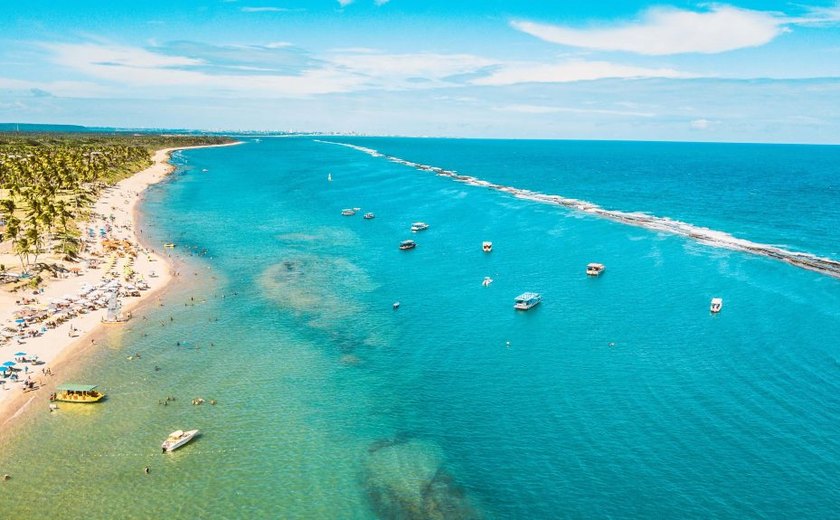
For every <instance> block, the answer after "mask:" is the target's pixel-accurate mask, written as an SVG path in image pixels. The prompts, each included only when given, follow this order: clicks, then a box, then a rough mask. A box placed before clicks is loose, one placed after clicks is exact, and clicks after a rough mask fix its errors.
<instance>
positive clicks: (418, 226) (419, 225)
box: [411, 222, 429, 233]
mask: <svg viewBox="0 0 840 520" xmlns="http://www.w3.org/2000/svg"><path fill="white" fill-rule="evenodd" d="M427 229H429V225H428V224H426V223H425V222H415V223H413V224H411V231H413V232H415V233H416V232H418V231H426V230H427Z"/></svg>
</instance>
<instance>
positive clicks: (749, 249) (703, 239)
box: [315, 139, 840, 278]
mask: <svg viewBox="0 0 840 520" xmlns="http://www.w3.org/2000/svg"><path fill="white" fill-rule="evenodd" d="M315 141H316V142H318V143H324V144H334V145H338V146H345V147H347V148H352V149H354V150H358V151H360V152H364V153H366V154H368V155H370V156H371V157H384V158H385V159H387V160H389V161H391V162H394V163H397V164H402V165H404V166H408V167H410V168H414V169H417V170H420V171H425V172H431V173H434V174H435V175H438V176H441V177H449V178H450V179H452V180H454V181H456V182H461V183H464V184H468V185H470V186H478V187H481V188H487V189H490V190H496V191H501V192H504V193H508V194H510V195H513V196H514V197H516V198H520V199H525V200H531V201H535V202H542V203H545V204H555V205H559V206H563V207H566V208H569V209H573V210H576V211H581V212H583V213H588V214H590V215H596V216H598V217H602V218H606V219H609V220H613V221H616V222H621V223H622V224H628V225H631V226H636V227H641V228H645V229H650V230H653V231H661V232H664V233H670V234H674V235H680V236H683V237H687V238H690V239H693V240H696V241H697V242H700V243H701V244H705V245H709V246H712V247H720V248H724V249H732V250H735V251H743V252H745V253H751V254H754V255H760V256H765V257H767V258H773V259H775V260H780V261H782V262H786V263H788V264H790V265H794V266H796V267H801V268H803V269H808V270H810V271H816V272H818V273H822V274H824V275H828V276H831V277H834V278H840V261H837V260H834V259H831V258H826V257H820V256H816V255H813V254H811V253H803V252H798V251H790V250H787V249H783V248H781V247H777V246H773V245H770V244H762V243H758V242H752V241H750V240H744V239H742V238H737V237H734V236H732V235H730V234H729V233H726V232H724V231H715V230H714V229H709V228H705V227H700V226H695V225H693V224H689V223H687V222H681V221H679V220H673V219H670V218H668V217H657V216H654V215H649V214H646V213H640V212H627V211H618V210H609V209H604V208H602V207H600V206H598V205H597V204H594V203H592V202H587V201H585V200H579V199H570V198H567V197H562V196H560V195H549V194H546V193H540V192H537V191H531V190H526V189H522V188H515V187H513V186H504V185H501V184H494V183H492V182H488V181H485V180H481V179H479V178H477V177H472V176H470V175H460V174H458V173H457V172H455V171H453V170H445V169H443V168H439V167H437V166H429V165H427V164H420V163H415V162H411V161H407V160H405V159H400V158H399V157H394V156H392V155H386V154H383V153H381V152H378V151H376V150H374V149H372V148H365V147H364V146H357V145H354V144H347V143H337V142H334V141H322V140H319V139H315Z"/></svg>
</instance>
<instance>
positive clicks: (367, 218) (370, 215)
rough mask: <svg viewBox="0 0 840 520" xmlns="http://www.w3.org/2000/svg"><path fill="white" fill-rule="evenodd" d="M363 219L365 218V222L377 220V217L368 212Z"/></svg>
mask: <svg viewBox="0 0 840 520" xmlns="http://www.w3.org/2000/svg"><path fill="white" fill-rule="evenodd" d="M363 218H364V219H365V220H370V219H372V218H376V215H374V214H373V213H370V212H368V213H365V215H364V217H363Z"/></svg>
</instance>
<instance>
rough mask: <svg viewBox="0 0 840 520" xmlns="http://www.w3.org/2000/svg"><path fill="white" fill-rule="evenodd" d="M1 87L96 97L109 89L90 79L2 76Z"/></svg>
mask: <svg viewBox="0 0 840 520" xmlns="http://www.w3.org/2000/svg"><path fill="white" fill-rule="evenodd" d="M0 89H2V90H14V91H30V92H31V91H33V90H39V91H44V92H48V93H49V94H52V95H55V96H64V97H76V98H96V97H102V96H103V95H106V94H107V92H108V89H106V88H105V87H103V86H101V85H97V84H96V83H91V82H88V81H66V80H62V81H27V80H21V79H13V78H4V77H0Z"/></svg>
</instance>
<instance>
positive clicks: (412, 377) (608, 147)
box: [0, 138, 840, 518]
mask: <svg viewBox="0 0 840 520" xmlns="http://www.w3.org/2000/svg"><path fill="white" fill-rule="evenodd" d="M336 140H341V141H343V142H353V143H355V144H361V145H363V146H370V147H372V148H376V149H379V150H381V151H383V152H386V153H389V154H393V155H396V156H399V157H403V158H405V159H408V160H413V161H418V162H425V163H427V164H434V165H436V166H442V167H446V168H453V169H457V170H459V171H461V172H462V173H466V174H471V175H476V176H478V177H481V178H485V179H488V180H492V181H495V182H503V183H505V184H511V185H515V186H520V187H524V188H529V189H536V190H540V191H544V192H549V193H559V194H562V195H566V196H571V197H578V198H583V199H586V200H590V201H592V202H595V203H598V204H601V205H603V206H607V207H613V208H615V209H623V210H643V211H649V212H651V213H655V214H657V215H662V216H670V217H674V218H679V219H681V220H685V221H688V222H692V223H695V224H700V225H707V226H710V227H714V228H716V229H720V230H722V231H729V232H733V233H735V234H736V235H738V234H739V232H741V236H744V235H746V236H745V238H751V239H754V240H761V241H766V242H773V243H785V244H790V245H795V246H796V248H797V249H802V250H805V251H810V252H815V253H820V254H828V253H830V252H832V251H836V250H838V249H840V248H838V246H837V243H836V242H835V243H832V242H831V240H835V241H836V236H835V235H831V237H830V238H831V240H824V238H825V237H824V236H823V235H822V234H821V233H822V231H821V230H830V229H834V228H835V227H836V226H837V224H838V223H840V218H838V215H837V211H838V209H837V205H836V204H829V203H828V202H827V201H829V200H831V199H830V197H828V198H827V196H826V191H830V190H828V187H829V186H830V185H831V175H829V174H828V173H827V172H829V169H828V166H827V164H828V163H829V162H830V159H831V157H833V156H832V155H831V154H834V155H838V153H837V150H836V149H834V148H818V149H817V151H816V152H815V151H814V149H812V148H811V147H784V146H780V147H773V146H768V147H765V148H762V149H761V151H760V153H758V152H757V153H754V154H753V155H751V156H750V159H749V160H746V159H744V158H743V157H742V156H741V155H742V154H741V153H740V152H738V151H737V150H738V149H733V148H730V146H735V145H705V144H704V145H686V144H680V145H667V144H663V143H613V144H610V143H574V142H547V141H540V142H495V141H466V140H452V141H449V140H422V139H418V140H403V139H344V138H341V139H336ZM820 154H823V155H824V156H825V157H823V158H822V159H820V157H822V156H821V155H820ZM570 156H571V157H574V160H573V161H571V162H569V163H568V164H567V165H566V166H565V167H564V168H566V169H567V173H566V174H564V175H563V176H553V177H552V176H548V177H547V176H546V171H547V167H546V165H547V164H556V163H557V162H558V161H561V159H562V158H564V157H570ZM677 157H683V158H690V159H686V160H687V161H690V163H691V164H699V167H702V168H703V169H705V170H707V174H706V177H707V178H718V179H731V183H730V184H731V185H728V186H727V187H726V189H724V188H722V187H721V186H720V183H715V185H714V186H711V185H709V183H704V182H697V181H688V180H686V178H687V177H691V175H689V174H688V173H686V170H685V168H686V166H685V161H677V160H676V159H675V158H677ZM704 158H705V160H704ZM512 161H515V168H513V167H511V162H512ZM814 161H816V162H819V161H823V162H819V164H820V168H823V170H821V171H823V174H821V175H817V174H814V173H813V172H811V171H810V170H809V169H808V168H807V167H806V166H804V165H808V164H811V163H813V162H814ZM176 162H177V163H178V164H180V165H181V166H182V168H181V169H180V170H179V173H178V174H177V175H175V176H174V177H173V178H172V179H171V180H170V181H169V182H167V183H165V184H162V185H159V186H156V187H153V188H152V189H151V190H150V191H149V193H148V194H147V197H146V201H145V203H144V209H145V210H146V211H147V214H148V217H147V219H146V220H147V222H146V230H147V231H146V233H151V234H152V236H154V237H155V241H156V243H159V244H162V243H163V242H167V241H174V242H176V243H177V244H178V247H177V248H176V250H175V251H176V253H174V254H176V255H177V256H178V257H179V258H180V259H181V261H182V262H183V263H182V264H181V265H180V266H179V268H178V269H179V272H180V273H181V276H180V277H179V278H180V280H181V282H180V283H179V284H178V285H177V286H176V287H175V288H174V289H173V290H172V291H171V292H170V293H169V294H168V295H167V296H166V297H165V298H164V300H163V302H162V303H164V306H162V307H161V306H158V305H157V304H156V303H154V302H153V304H152V305H151V306H150V307H149V308H148V309H147V310H145V311H143V312H141V313H140V314H143V315H145V316H146V319H145V320H144V319H137V320H134V321H133V322H132V324H131V326H130V328H129V329H128V330H124V331H123V330H114V331H112V332H110V333H109V336H108V338H106V339H103V340H101V341H100V344H101V345H100V347H93V348H91V349H89V350H88V352H87V353H85V354H84V355H85V356H87V357H88V358H89V360H90V362H89V363H87V366H86V367H83V368H80V369H78V372H77V373H71V374H61V375H60V376H61V377H72V378H73V379H74V380H80V381H92V382H96V383H98V384H100V385H102V386H103V387H104V388H106V390H107V391H108V392H109V398H108V400H107V402H104V403H102V404H100V405H97V406H95V407H81V406H77V407H76V408H74V407H72V406H69V405H66V406H62V409H61V410H59V411H58V412H56V413H53V414H49V413H47V412H46V403H40V402H38V403H34V404H33V406H32V411H31V414H32V415H34V417H33V418H31V419H29V420H26V421H23V422H24V424H23V425H22V426H21V430H23V432H22V433H23V435H20V436H18V438H17V439H16V440H15V441H14V442H12V443H11V444H10V445H8V446H5V447H3V448H2V456H3V460H4V463H3V466H2V467H3V471H4V472H8V473H11V474H13V475H14V478H13V479H12V480H11V481H9V482H6V483H4V484H3V486H2V490H0V492H2V495H0V502H2V507H3V510H4V511H8V512H9V513H10V514H12V513H30V514H31V513H32V512H35V513H36V516H44V517H46V516H56V515H58V516H60V517H62V518H79V517H86V518H111V517H161V516H164V515H168V516H174V517H178V518H184V517H202V518H239V517H243V516H246V515H249V516H254V517H258V518H278V517H283V518H376V517H385V518H418V517H435V515H436V514H437V515H438V517H450V518H464V517H473V516H482V517H486V518H557V517H567V518H592V517H599V518H600V517H611V518H636V517H649V518H667V517H680V518H742V517H756V518H779V517H801V518H806V517H807V518H826V517H830V516H832V515H833V513H834V511H835V509H836V504H837V502H838V500H840V492H838V488H837V486H836V485H835V482H836V481H837V478H838V477H840V437H838V435H837V434H836V424H837V414H838V409H840V408H838V407H840V397H839V396H840V392H838V386H839V385H838V383H837V373H838V366H840V365H838V360H840V356H838V348H837V345H838V344H840V342H838V340H840V332H838V331H840V328H838V327H837V324H838V319H840V282H838V281H837V280H834V279H831V278H827V277H824V276H821V275H819V274H816V273H812V272H808V271H804V270H801V269H797V268H794V267H791V266H788V265H785V264H782V263H780V262H776V261H773V260H770V259H767V258H761V257H756V256H749V255H746V254H742V253H736V252H732V251H726V250H720V249H713V248H710V247H707V246H703V245H699V244H697V243H694V242H692V241H689V240H685V239H682V238H679V237H674V236H668V235H661V234H656V233H651V232H648V231H645V230H642V229H638V228H632V227H627V226H623V225H621V224H618V223H614V222H608V221H604V220H599V219H597V218H593V217H588V216H581V215H580V214H577V213H573V212H569V211H567V210H565V209H562V208H557V207H551V206H547V205H542V204H539V203H534V202H529V201H525V200H518V199H515V198H512V197H509V196H507V195H504V194H501V193H498V192H491V191H488V190H482V189H479V188H474V187H469V186H464V185H460V184H457V183H454V182H452V181H450V180H448V179H445V178H440V177H436V176H434V175H431V174H429V173H423V172H419V171H416V170H413V169H410V168H406V167H404V166H400V165H396V164H393V163H390V162H387V161H385V160H383V159H377V158H373V157H370V156H368V155H365V154H362V153H359V152H358V151H355V150H352V149H348V148H343V147H337V146H331V145H325V144H320V143H316V142H313V141H312V140H311V139H264V140H263V141H262V142H261V143H259V144H257V143H253V142H249V143H247V144H245V145H242V146H237V147H232V148H219V149H206V150H197V151H189V152H183V153H180V154H178V156H177V157H176ZM783 163H785V164H798V165H800V166H801V167H802V168H803V169H804V170H807V171H808V174H807V175H805V174H803V175H797V176H796V177H795V178H792V179H786V180H780V179H779V178H778V176H777V175H775V174H770V173H768V172H773V171H778V169H784V168H785V167H784V165H783ZM604 164H610V165H613V166H610V167H609V168H607V167H605V166H603V165H604ZM834 164H837V162H834ZM622 165H624V166H622ZM204 168H207V169H208V171H207V172H206V173H202V169H204ZM631 170H632V171H635V173H634V174H633V175H627V174H626V173H620V172H627V171H631ZM564 171H565V170H564ZM593 171H600V172H601V174H600V175H598V176H592V175H590V174H591V172H593ZM328 173H331V174H332V178H333V181H332V182H328V181H327V174H328ZM744 177H746V179H752V178H757V177H761V178H765V179H766V182H765V183H763V184H761V185H753V184H751V182H750V181H749V180H745V178H744ZM584 179H587V180H586V182H584ZM663 179H670V180H668V181H667V182H666V181H663ZM796 179H800V180H801V179H805V180H802V182H801V183H800V182H798V181H796ZM783 184H787V185H788V188H789V190H788V191H787V192H786V193H787V194H790V193H797V194H799V195H797V200H798V202H799V203H800V204H801V205H802V206H807V207H809V208H814V210H813V211H812V212H810V213H808V214H807V215H805V214H803V213H801V212H800V213H797V212H795V211H790V212H789V213H786V214H785V215H786V216H785V217H784V218H782V219H781V221H784V222H783V223H786V224H785V225H784V226H782V225H781V224H780V223H779V222H780V220H779V219H780V215H779V213H778V204H777V202H778V201H779V200H781V199H783V198H785V197H787V196H788V195H784V196H781V195H780V196H779V197H778V198H774V195H773V193H774V190H776V187H777V186H781V185H783ZM680 185H685V188H686V191H687V192H689V194H688V195H686V194H684V193H682V192H681V191H679V190H678V189H677V188H678V187H679V186H680ZM739 185H740V186H742V187H745V186H752V188H750V189H754V190H757V193H758V195H745V194H743V193H741V194H740V198H739V197H737V196H736V192H737V191H738V189H737V186H739ZM765 187H767V189H765ZM769 187H773V188H772V189H770V188H769ZM809 190H811V191H809ZM728 191H731V192H732V194H731V196H725V195H721V193H722V192H728ZM809 194H812V195H813V197H811V196H810V195H809ZM755 196H758V197H763V198H764V200H765V202H764V203H763V204H754V205H749V204H746V203H744V202H743V200H748V199H750V197H755ZM730 199H732V200H731V201H730ZM730 204H731V206H730ZM347 207H360V208H362V211H361V212H359V213H358V214H357V215H355V216H354V217H343V216H341V215H340V211H341V209H342V208H347ZM709 208H718V209H719V210H718V211H710V210H709ZM722 208H726V209H722ZM762 208H763V209H762ZM365 211H373V212H375V213H376V218H375V219H373V220H369V221H366V220H363V219H362V218H361V214H362V213H364V212H365ZM762 211H763V215H761V214H759V213H760V212H762ZM752 212H758V213H757V214H756V216H755V217H754V218H748V217H747V214H749V213H752ZM694 217H696V218H694ZM417 220H423V221H426V222H428V223H429V224H430V229H429V230H428V231H424V232H421V233H417V234H412V233H410V232H409V229H408V228H409V225H410V223H411V222H413V221H417ZM407 238H414V239H415V240H417V242H418V247H417V248H416V249H415V250H412V251H408V252H402V251H399V250H398V249H397V244H398V243H399V242H400V241H401V240H404V239H407ZM794 239H795V240H794ZM483 240H492V241H493V242H494V250H493V252H492V253H491V254H484V253H482V252H481V242H482V241H483ZM821 247H824V248H825V249H821ZM590 261H600V262H603V263H605V264H606V265H607V271H606V273H605V274H604V275H603V276H601V277H600V278H597V279H587V277H586V276H585V274H584V266H585V265H586V263H588V262H590ZM484 276H491V277H492V278H494V280H495V281H494V283H493V284H492V285H491V286H490V287H482V285H481V280H482V279H483V277H484ZM527 290H534V291H539V292H541V293H542V294H543V296H544V302H543V303H542V304H541V305H540V306H539V307H537V308H535V309H533V310H532V311H529V312H527V313H521V312H519V313H517V312H515V311H514V310H513V309H512V303H513V298H514V297H515V296H516V295H517V294H519V293H521V292H524V291H527ZM712 296H722V297H723V298H724V301H725V304H724V310H723V312H722V313H721V314H720V315H718V316H710V315H709V311H708V304H709V299H710V298H711V297H712ZM397 300H398V301H400V302H401V305H400V308H399V310H397V311H394V310H393V309H392V305H391V304H392V302H394V301H397ZM178 343H180V344H178ZM137 352H139V353H141V355H142V356H141V359H136V358H135V359H131V360H129V359H128V356H130V355H132V354H134V353H137ZM156 366H157V367H159V368H160V370H155V367H156ZM167 396H175V397H176V400H175V401H170V402H169V403H168V404H167V405H166V406H164V405H162V404H159V402H160V401H161V400H162V399H164V398H165V397H167ZM195 397H203V398H205V399H208V400H209V399H216V400H218V404H217V405H215V406H211V405H209V404H204V405H201V406H193V405H191V404H190V400H191V399H193V398H195ZM44 398H45V396H44ZM21 419H26V418H25V417H24V418H21ZM178 428H184V429H187V428H199V429H201V431H202V436H201V437H200V438H199V439H197V440H196V441H194V442H193V443H191V444H190V445H188V446H186V447H185V448H183V449H181V450H179V451H178V452H175V453H173V454H169V455H166V456H164V455H161V454H160V453H159V448H158V446H159V445H160V442H161V441H162V440H163V438H164V437H165V436H166V434H168V433H169V432H170V431H172V430H174V429H178ZM32 439H36V440H35V441H33V440H32ZM146 465H149V466H150V468H151V473H150V474H149V475H144V474H143V472H142V468H143V467H144V466H146ZM12 497H14V498H12Z"/></svg>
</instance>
